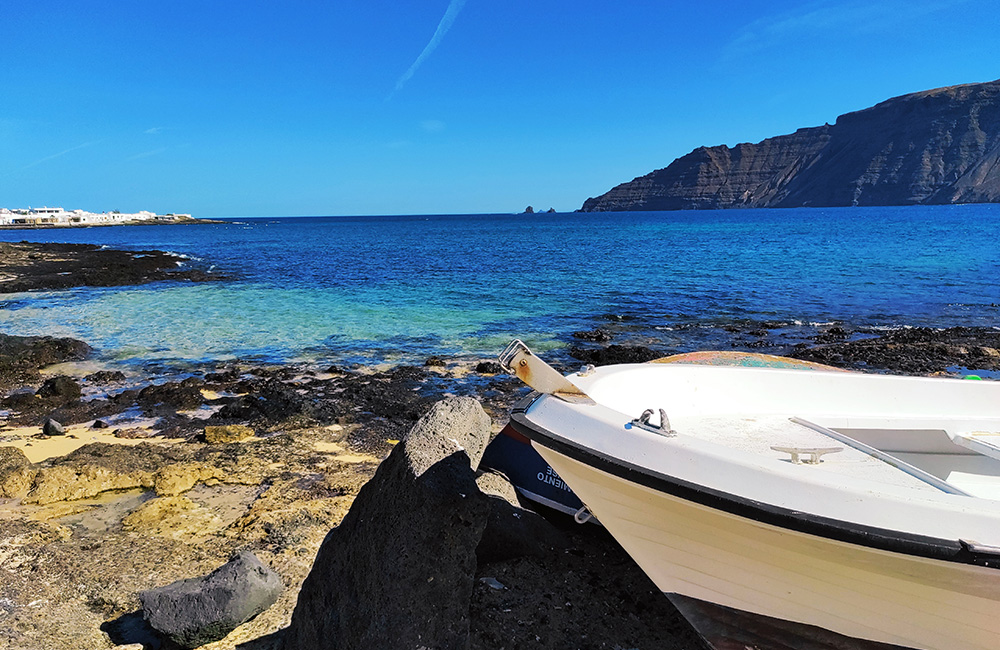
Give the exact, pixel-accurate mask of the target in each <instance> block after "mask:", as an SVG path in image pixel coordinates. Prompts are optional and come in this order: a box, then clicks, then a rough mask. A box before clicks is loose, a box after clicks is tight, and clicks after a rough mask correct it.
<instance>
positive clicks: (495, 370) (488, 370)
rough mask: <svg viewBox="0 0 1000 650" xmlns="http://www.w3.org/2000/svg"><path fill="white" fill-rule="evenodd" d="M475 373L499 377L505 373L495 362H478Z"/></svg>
mask: <svg viewBox="0 0 1000 650" xmlns="http://www.w3.org/2000/svg"><path fill="white" fill-rule="evenodd" d="M476 372H478V373H480V374H484V375H499V374H500V373H502V372H505V371H504V369H503V366H501V365H500V364H499V363H497V362H496V361H480V362H479V363H477V364H476Z"/></svg>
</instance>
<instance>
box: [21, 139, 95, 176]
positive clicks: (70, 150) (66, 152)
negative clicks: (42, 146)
mask: <svg viewBox="0 0 1000 650" xmlns="http://www.w3.org/2000/svg"><path fill="white" fill-rule="evenodd" d="M98 142H100V140H95V141H93V142H84V143H83V144H78V145H77V146H75V147H70V148H69V149H67V150H66V151H60V152H59V153H54V154H52V155H51V156H45V157H44V158H42V159H41V160H36V161H35V162H33V163H29V164H27V165H25V166H24V167H22V168H21V171H24V170H25V169H31V168H32V167H35V166H36V165H41V164H42V163H43V162H48V161H50V160H54V159H56V158H59V157H61V156H65V155H66V154H68V153H71V152H73V151H76V150H77V149H83V148H84V147H90V146H93V145H95V144H97V143H98Z"/></svg>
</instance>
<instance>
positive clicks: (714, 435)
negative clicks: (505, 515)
mask: <svg viewBox="0 0 1000 650" xmlns="http://www.w3.org/2000/svg"><path fill="white" fill-rule="evenodd" d="M671 424H672V426H673V429H674V430H675V431H677V433H679V434H682V435H690V436H694V437H696V438H699V439H701V440H704V441H707V442H711V443H713V444H717V445H722V446H724V447H727V448H730V449H733V450H736V451H740V452H743V453H747V454H753V455H756V456H759V457H762V458H765V459H774V460H778V461H783V462H788V463H791V462H793V461H792V454H791V453H789V452H788V451H778V450H775V449H774V448H775V447H778V448H781V449H791V448H795V449H801V450H809V449H834V448H837V449H839V451H837V452H833V453H826V454H823V455H822V457H821V458H820V462H818V463H815V464H811V463H803V465H804V466H806V467H808V468H809V469H810V470H814V471H817V472H830V473H835V474H839V475H841V476H843V477H844V478H845V479H861V480H868V481H876V482H879V483H883V484H888V485H894V486H899V487H905V488H910V489H914V490H921V491H927V492H935V493H939V492H941V491H953V490H954V491H956V492H959V493H961V492H962V490H960V489H959V488H957V487H955V488H953V490H952V489H949V487H948V486H949V485H950V484H947V483H946V482H945V481H943V480H941V479H938V478H936V477H934V476H932V475H930V474H926V473H924V472H922V471H921V470H918V469H916V468H912V469H914V470H915V473H916V474H917V475H914V473H911V472H907V471H905V470H902V469H900V466H906V463H904V462H903V461H897V462H893V461H894V460H896V459H891V458H890V459H889V460H888V461H887V460H882V459H880V458H877V457H875V456H872V455H871V454H869V453H867V452H865V451H862V450H861V449H857V448H855V447H853V446H851V445H849V444H845V443H844V442H841V441H839V440H837V439H836V438H833V437H831V436H830V435H827V434H825V433H822V432H821V431H818V430H815V429H813V428H810V426H808V423H807V424H803V423H802V422H801V421H798V422H797V421H794V420H793V419H792V418H791V417H786V416H779V415H763V416H748V417H735V416H716V417H702V416H678V417H676V418H671ZM821 428H822V427H821ZM808 457H809V455H808V453H805V452H803V453H802V454H800V459H807V458H808ZM941 484H944V485H941Z"/></svg>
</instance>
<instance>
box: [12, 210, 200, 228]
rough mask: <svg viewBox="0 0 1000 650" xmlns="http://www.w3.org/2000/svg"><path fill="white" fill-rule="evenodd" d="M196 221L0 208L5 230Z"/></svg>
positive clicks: (147, 214) (184, 217)
mask: <svg viewBox="0 0 1000 650" xmlns="http://www.w3.org/2000/svg"><path fill="white" fill-rule="evenodd" d="M186 221H193V219H192V217H191V215H190V214H174V213H170V214H156V213H155V212H149V211H148V210H140V211H139V212H118V211H117V210H113V211H111V212H87V211H86V210H64V209H63V208H49V207H42V208H13V209H11V208H0V228H2V227H22V228H25V227H26V228H39V227H63V226H112V225H123V224H136V223H178V222H186Z"/></svg>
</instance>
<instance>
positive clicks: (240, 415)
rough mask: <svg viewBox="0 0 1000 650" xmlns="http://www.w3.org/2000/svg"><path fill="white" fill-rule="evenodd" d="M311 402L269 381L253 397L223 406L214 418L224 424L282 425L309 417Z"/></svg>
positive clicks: (243, 396)
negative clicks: (302, 417) (264, 422)
mask: <svg viewBox="0 0 1000 650" xmlns="http://www.w3.org/2000/svg"><path fill="white" fill-rule="evenodd" d="M313 411H314V407H313V404H312V402H311V401H310V400H309V399H307V398H305V397H303V396H302V395H299V394H298V393H297V392H296V391H295V389H293V388H289V387H288V386H286V385H284V384H282V383H281V381H280V380H278V379H269V380H268V381H267V382H265V383H264V384H263V385H262V386H260V387H259V388H258V389H257V390H256V391H255V392H254V393H253V394H249V395H241V396H240V397H237V398H236V399H235V400H233V401H231V402H230V403H228V404H226V405H225V406H223V407H222V408H221V409H220V410H219V412H218V413H216V414H215V416H213V417H214V418H217V419H223V420H256V421H267V422H280V421H281V420H285V419H288V418H290V417H294V416H297V415H310V414H312V413H313Z"/></svg>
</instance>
